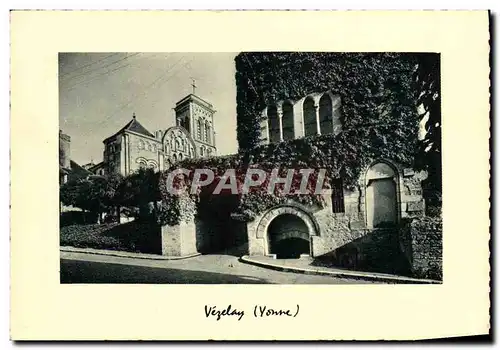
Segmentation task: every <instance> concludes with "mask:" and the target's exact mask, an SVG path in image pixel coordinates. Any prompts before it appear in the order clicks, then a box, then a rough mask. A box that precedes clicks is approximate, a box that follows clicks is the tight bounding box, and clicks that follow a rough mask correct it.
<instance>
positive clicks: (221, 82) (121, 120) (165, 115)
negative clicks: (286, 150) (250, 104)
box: [59, 52, 238, 165]
mask: <svg viewBox="0 0 500 350" xmlns="http://www.w3.org/2000/svg"><path fill="white" fill-rule="evenodd" d="M237 54H238V53H134V52H132V53H60V54H59V129H61V130H62V131H63V132H64V133H65V134H67V135H69V136H70V137H71V150H70V152H71V159H72V160H74V161H76V162H77V163H79V164H81V165H83V164H86V163H89V162H90V161H93V162H94V163H98V162H100V161H102V153H103V143H102V141H103V140H104V139H105V138H107V137H108V136H111V135H113V134H114V133H115V132H117V131H118V130H119V129H121V128H122V127H123V126H125V124H127V123H128V122H129V121H130V120H131V119H132V115H133V113H135V115H136V118H137V120H138V121H139V122H140V123H141V124H142V125H143V126H144V127H145V128H146V129H148V130H149V131H150V132H152V133H154V131H155V130H159V129H162V130H165V129H167V128H168V127H170V126H173V125H175V118H174V116H175V114H174V110H173V107H174V106H175V103H176V102H177V101H179V100H181V99H182V98H184V97H185V96H186V95H188V94H190V93H192V92H193V87H192V84H193V80H192V79H195V85H196V91H195V93H196V95H198V96H199V97H201V98H203V99H204V100H206V101H208V102H210V103H211V104H212V105H213V106H214V109H215V110H216V111H217V112H216V113H215V115H214V128H215V131H216V133H217V135H216V144H217V151H218V154H219V155H224V154H232V153H235V152H237V149H238V144H237V141H236V83H235V64H234V58H235V56H236V55H237Z"/></svg>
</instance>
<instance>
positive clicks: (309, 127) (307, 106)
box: [303, 96, 318, 136]
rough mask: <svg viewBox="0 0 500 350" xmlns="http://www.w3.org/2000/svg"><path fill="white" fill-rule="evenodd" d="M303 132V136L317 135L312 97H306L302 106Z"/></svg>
mask: <svg viewBox="0 0 500 350" xmlns="http://www.w3.org/2000/svg"><path fill="white" fill-rule="evenodd" d="M303 115H304V132H305V136H311V135H316V134H317V133H318V130H317V123H316V107H315V106H314V100H313V99H312V97H310V96H309V97H307V98H306V99H305V101H304V105H303Z"/></svg>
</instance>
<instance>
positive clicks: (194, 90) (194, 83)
mask: <svg viewBox="0 0 500 350" xmlns="http://www.w3.org/2000/svg"><path fill="white" fill-rule="evenodd" d="M191 80H192V81H193V83H192V84H191V86H192V87H193V95H194V94H195V92H196V88H197V86H196V80H194V79H193V78H191Z"/></svg>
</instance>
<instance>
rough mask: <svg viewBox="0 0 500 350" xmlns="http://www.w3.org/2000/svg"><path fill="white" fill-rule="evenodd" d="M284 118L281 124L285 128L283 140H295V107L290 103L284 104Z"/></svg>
mask: <svg viewBox="0 0 500 350" xmlns="http://www.w3.org/2000/svg"><path fill="white" fill-rule="evenodd" d="M282 109H283V117H282V120H281V124H282V126H283V139H284V140H285V141H286V140H292V139H293V138H294V136H295V135H294V131H293V105H292V104H291V103H290V101H286V102H285V103H283V106H282Z"/></svg>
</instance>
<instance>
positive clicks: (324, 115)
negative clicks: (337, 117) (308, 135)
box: [319, 94, 333, 134]
mask: <svg viewBox="0 0 500 350" xmlns="http://www.w3.org/2000/svg"><path fill="white" fill-rule="evenodd" d="M332 103H333V102H332V99H331V98H330V96H329V95H328V94H324V95H323V96H322V97H321V99H320V100H319V127H320V130H321V134H331V133H333V108H332Z"/></svg>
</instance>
